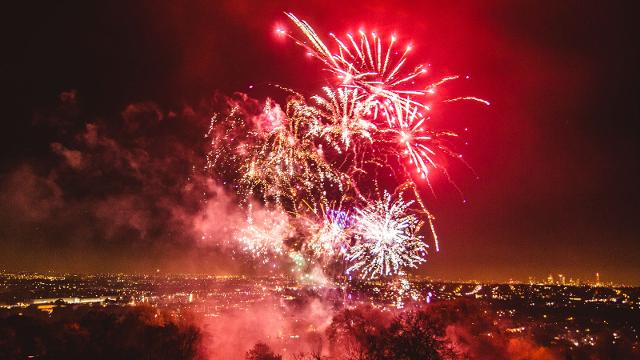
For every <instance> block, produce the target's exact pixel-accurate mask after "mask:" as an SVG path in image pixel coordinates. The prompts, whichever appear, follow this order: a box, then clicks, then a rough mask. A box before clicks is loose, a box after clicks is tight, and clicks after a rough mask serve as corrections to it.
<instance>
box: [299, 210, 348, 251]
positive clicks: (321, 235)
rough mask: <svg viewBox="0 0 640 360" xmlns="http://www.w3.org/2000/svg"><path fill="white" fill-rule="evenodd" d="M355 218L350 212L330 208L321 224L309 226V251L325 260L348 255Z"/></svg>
mask: <svg viewBox="0 0 640 360" xmlns="http://www.w3.org/2000/svg"><path fill="white" fill-rule="evenodd" d="M352 225H353V219H352V218H351V216H350V215H349V213H347V212H345V211H341V210H333V209H328V210H327V212H326V214H325V215H324V216H323V219H322V222H321V223H320V224H317V223H314V224H312V225H311V226H309V228H310V229H311V235H310V237H309V240H308V241H307V243H306V247H307V249H308V250H309V252H310V253H311V254H312V256H314V257H315V258H318V259H322V260H325V261H324V262H326V260H327V259H333V258H335V257H338V256H344V255H346V252H347V249H348V248H349V245H350V228H351V226H352Z"/></svg>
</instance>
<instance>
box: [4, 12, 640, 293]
mask: <svg viewBox="0 0 640 360" xmlns="http://www.w3.org/2000/svg"><path fill="white" fill-rule="evenodd" d="M305 3H308V4H305V5H302V2H300V3H297V2H285V1H190V2H173V3H172V4H168V3H164V2H163V4H160V3H159V2H157V1H143V0H135V1H122V2H117V1H116V2H104V3H101V4H97V3H92V2H87V1H56V2H48V3H42V2H30V1H26V2H21V3H20V4H13V5H12V8H6V7H5V9H4V11H3V13H4V16H3V17H4V19H3V21H1V22H0V23H1V24H2V25H0V26H2V35H1V36H2V37H3V40H2V47H3V51H2V53H3V55H2V64H3V66H2V67H1V70H0V71H1V72H2V79H3V81H2V86H3V88H4V92H5V95H4V96H3V99H4V101H5V104H4V106H3V109H4V114H3V116H2V118H3V124H2V125H3V126H2V128H3V130H2V131H1V132H0V134H1V135H0V137H1V140H0V146H1V149H0V153H1V154H2V157H1V158H0V200H1V203H0V244H1V248H2V251H0V269H2V268H4V269H7V270H39V271H42V270H57V271H67V270H69V271H153V270H155V269H156V268H160V269H162V270H163V271H175V272H217V273H224V272H243V271H247V266H246V264H243V263H242V261H236V260H233V259H231V258H230V257H229V256H227V255H226V254H225V253H224V252H223V251H221V250H219V249H214V248H212V247H210V246H207V244H203V243H202V242H200V241H198V239H197V238H198V236H197V233H198V231H199V230H200V228H201V227H203V226H205V227H206V226H209V227H208V229H213V230H215V231H218V232H220V234H221V235H220V236H224V234H225V232H227V231H229V229H227V228H226V227H225V226H224V225H223V224H214V225H211V224H209V225H203V222H206V221H205V220H206V219H204V218H203V217H202V214H201V211H202V209H201V206H202V205H201V204H200V203H199V202H198V199H197V197H196V196H195V194H194V193H195V192H198V191H199V190H197V189H200V188H201V187H203V188H206V187H207V186H209V187H208V188H207V190H206V191H209V192H210V193H211V196H212V197H213V198H215V199H216V200H217V204H222V205H220V206H221V208H218V209H217V211H220V213H219V214H218V216H217V217H215V222H220V223H222V222H224V221H223V220H224V217H225V211H224V209H229V208H230V207H231V205H230V203H232V202H233V200H232V199H229V198H228V197H227V195H226V194H225V193H224V191H223V190H221V189H220V188H213V189H212V188H211V185H210V184H209V185H207V183H206V179H194V177H195V175H194V170H193V167H194V166H200V165H201V162H202V154H203V153H204V150H205V148H204V146H203V144H202V134H203V131H205V130H206V126H207V124H208V123H207V117H208V116H210V115H211V114H210V113H207V112H206V110H205V109H206V108H207V107H206V105H204V104H208V103H209V102H210V100H211V99H212V98H214V97H216V96H218V97H219V96H221V95H220V94H226V95H232V94H233V93H234V92H237V91H239V92H245V93H247V94H248V95H249V96H251V97H254V98H257V99H263V98H264V97H266V96H267V95H271V96H273V97H275V98H276V100H282V98H283V97H282V93H279V92H277V91H275V90H274V88H273V87H271V86H270V85H269V84H280V85H283V86H287V87H291V88H295V89H299V90H301V91H303V92H305V93H309V94H313V93H314V92H317V91H318V89H319V88H320V87H321V86H323V85H324V83H325V80H323V79H324V76H326V74H323V73H322V72H321V71H319V70H318V69H319V66H318V64H317V63H315V62H314V61H313V60H311V59H309V58H307V57H306V56H304V51H303V50H302V49H300V48H299V47H297V46H295V44H293V43H292V42H291V41H283V40H282V39H279V38H278V37H276V36H274V29H275V28H276V26H285V27H287V28H288V29H289V30H291V31H293V30H294V29H293V27H292V25H291V24H290V23H288V21H287V18H286V16H285V15H284V14H283V11H292V12H294V13H295V14H296V15H298V16H299V17H301V18H304V19H306V20H308V21H309V22H310V23H311V24H312V25H313V26H314V27H315V28H316V30H317V31H318V32H319V33H320V34H322V35H326V34H328V33H329V32H335V33H344V32H347V31H356V30H358V29H360V28H365V29H367V30H376V31H377V32H379V33H397V34H399V36H400V37H401V38H403V39H405V40H407V41H409V40H411V41H412V43H413V44H414V45H415V50H416V52H415V54H413V58H414V59H424V61H425V62H428V63H429V64H431V69H432V71H433V79H434V80H435V79H437V78H438V76H444V75H450V74H461V75H469V76H470V79H469V80H463V81H459V82H457V83H453V84H451V86H447V87H446V89H445V88H443V96H446V95H451V96H464V95H474V96H478V97H481V98H484V99H488V100H490V101H491V106H490V107H484V106H482V105H478V104H476V103H458V104H455V105H452V104H448V105H446V106H445V105H442V106H439V107H437V109H435V110H434V113H433V117H434V121H436V122H437V124H441V125H442V126H446V127H449V128H452V129H455V130H462V129H464V128H468V131H466V132H465V131H463V130H462V131H461V132H462V133H463V135H464V138H465V140H466V141H467V142H468V144H467V145H466V146H464V147H463V148H462V149H460V150H461V152H462V153H464V156H465V158H466V161H467V162H468V163H469V164H471V166H472V167H473V170H474V171H475V172H476V173H477V175H478V177H476V176H475V175H474V174H473V172H471V171H468V170H466V169H465V168H464V167H460V166H456V165H453V166H452V175H453V177H454V180H455V182H456V184H457V185H458V186H459V187H460V188H461V189H462V192H463V197H461V196H460V195H459V194H458V192H457V191H456V190H455V188H453V187H452V186H451V185H450V184H448V183H447V181H446V180H445V179H444V178H443V177H442V176H440V177H438V176H435V177H434V178H433V179H432V181H433V182H434V187H435V191H434V192H435V196H434V195H430V196H429V197H428V199H427V200H428V205H429V207H430V209H431V210H432V211H433V213H434V214H435V215H436V217H437V227H438V233H439V235H440V239H441V241H442V244H441V251H440V252H439V253H434V254H432V255H431V256H430V258H429V261H428V262H427V264H426V265H424V266H423V267H422V269H421V272H422V273H424V274H427V275H431V276H433V277H435V278H442V279H451V280H457V279H478V280H500V281H504V280H508V279H510V278H513V279H518V280H526V279H527V277H528V276H535V277H537V278H543V277H546V276H547V275H548V274H549V273H553V274H558V273H562V274H565V275H566V276H567V278H569V277H573V278H576V277H579V278H581V279H583V280H586V279H589V280H593V279H594V277H595V273H596V272H600V274H601V277H602V280H604V281H615V282H625V283H630V284H640V261H638V259H639V258H640V244H639V242H638V240H639V230H638V229H639V225H638V224H639V222H638V221H639V220H640V211H639V210H640V209H639V204H640V192H639V190H638V184H640V168H639V164H640V161H639V160H640V159H639V158H638V153H639V151H638V150H639V149H638V134H639V130H640V129H639V126H638V124H639V123H640V97H639V95H640V94H639V93H640V92H639V91H638V84H639V80H640V79H639V70H638V64H640V58H639V56H638V51H637V50H638V49H637V44H638V43H640V39H638V36H637V34H638V31H637V30H638V29H637V28H638V21H637V19H636V17H637V16H635V15H636V14H637V13H636V12H634V11H633V10H632V9H631V8H627V7H625V6H623V5H622V4H623V3H624V2H622V1H620V2H617V1H612V2H595V1H594V2H588V1H587V2H585V1H562V2H557V1H546V2H540V1H517V2H514V1H506V0H505V1H482V2H479V1H433V2H432V1H419V2H415V3H416V4H413V3H412V2H408V1H393V2H392V1H366V2H365V1H363V2H349V1H340V2H335V4H333V5H327V4H326V2H321V1H317V2H316V1H312V2H305ZM338 4H339V5H338ZM250 86H251V88H250ZM194 189H196V190H194ZM462 198H464V199H466V200H467V201H466V202H463V201H462ZM228 211H229V212H232V211H233V210H228ZM203 219H204V220H203ZM207 219H208V221H212V219H213V217H208V218H207Z"/></svg>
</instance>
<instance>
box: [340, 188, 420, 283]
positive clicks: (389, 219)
mask: <svg viewBox="0 0 640 360" xmlns="http://www.w3.org/2000/svg"><path fill="white" fill-rule="evenodd" d="M411 204H412V202H411V201H409V202H404V201H402V197H398V199H396V200H395V201H392V198H391V195H390V194H389V193H385V194H384V196H383V199H382V200H378V201H375V202H373V203H372V204H370V205H369V206H367V207H366V208H364V209H362V210H361V209H355V212H356V214H355V219H354V220H355V225H354V229H353V232H354V234H355V236H356V239H357V240H358V243H357V244H356V245H354V246H353V247H351V249H350V250H349V254H348V255H347V260H348V261H350V262H351V263H352V265H351V266H350V267H349V268H348V269H347V273H351V272H355V271H358V272H359V273H360V274H361V276H362V277H363V278H365V279H367V278H368V279H374V278H377V277H380V276H388V275H393V274H398V273H399V272H400V271H403V270H404V269H405V268H415V267H417V265H418V264H421V263H423V262H425V261H426V260H425V256H426V255H427V248H428V245H427V244H426V243H425V242H424V241H423V238H422V236H420V235H419V234H418V232H419V231H420V227H421V226H422V222H421V221H419V220H418V219H417V218H416V217H415V216H414V215H408V214H407V208H408V207H409V206H411Z"/></svg>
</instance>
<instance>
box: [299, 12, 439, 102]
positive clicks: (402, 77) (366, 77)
mask: <svg viewBox="0 0 640 360" xmlns="http://www.w3.org/2000/svg"><path fill="white" fill-rule="evenodd" d="M287 16H289V18H290V19H291V20H292V21H293V22H294V23H295V24H296V25H297V26H298V28H299V29H300V30H301V31H302V33H303V34H304V35H305V37H306V38H307V40H308V41H309V44H308V45H307V44H306V43H305V42H302V41H299V40H297V39H295V38H294V40H295V41H296V42H297V43H298V44H300V45H301V46H303V47H305V48H306V49H307V51H308V53H309V54H311V55H313V56H314V57H316V58H317V59H319V60H320V61H321V62H322V63H323V64H324V65H325V67H326V69H327V70H329V71H330V72H332V73H333V74H334V75H335V76H336V79H337V80H338V82H339V84H340V85H342V86H345V87H354V88H359V89H362V90H363V91H364V92H366V93H369V94H373V95H376V96H381V97H383V98H388V99H390V100H393V101H397V100H401V99H408V98H403V97H402V96H403V95H425V94H426V89H417V88H412V85H413V84H412V80H413V79H415V78H417V77H418V76H420V75H422V74H425V73H426V72H427V70H426V69H425V67H424V65H417V66H415V67H414V68H413V69H411V70H405V68H406V62H407V55H408V54H409V53H410V52H411V50H412V46H411V45H406V46H405V47H404V48H403V49H400V48H399V47H398V48H397V44H396V37H395V36H391V37H390V38H389V42H388V45H387V44H386V41H384V40H383V39H382V37H381V36H378V35H377V34H376V33H375V32H373V33H371V34H367V33H366V32H364V31H359V36H358V37H354V36H353V35H352V34H347V39H342V40H341V39H340V38H338V37H337V36H335V35H334V34H330V36H331V37H332V38H333V39H334V41H335V42H336V44H337V48H338V50H337V52H331V51H330V50H329V48H328V46H327V45H326V44H325V43H324V42H323V40H322V39H321V38H320V36H318V34H317V33H316V32H315V30H314V29H313V28H312V27H311V26H310V25H309V24H308V23H307V22H306V21H304V20H300V19H298V18H297V17H296V16H295V15H293V14H291V13H289V14H287ZM398 51H399V52H400V53H401V55H400V56H399V57H396V53H397V52H398ZM407 85H409V86H407ZM409 101H410V102H412V103H414V102H413V101H411V100H409ZM416 104H419V103H416Z"/></svg>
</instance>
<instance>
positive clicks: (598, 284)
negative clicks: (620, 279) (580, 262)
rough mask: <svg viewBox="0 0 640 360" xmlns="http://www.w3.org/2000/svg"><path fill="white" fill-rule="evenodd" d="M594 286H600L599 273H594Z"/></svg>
mask: <svg viewBox="0 0 640 360" xmlns="http://www.w3.org/2000/svg"><path fill="white" fill-rule="evenodd" d="M596 286H600V273H599V272H597V273H596Z"/></svg>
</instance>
